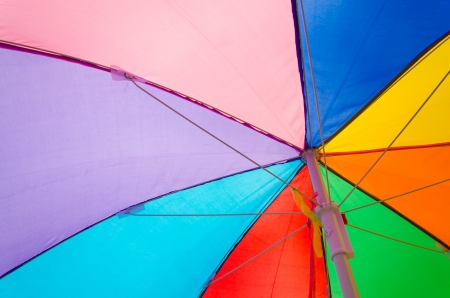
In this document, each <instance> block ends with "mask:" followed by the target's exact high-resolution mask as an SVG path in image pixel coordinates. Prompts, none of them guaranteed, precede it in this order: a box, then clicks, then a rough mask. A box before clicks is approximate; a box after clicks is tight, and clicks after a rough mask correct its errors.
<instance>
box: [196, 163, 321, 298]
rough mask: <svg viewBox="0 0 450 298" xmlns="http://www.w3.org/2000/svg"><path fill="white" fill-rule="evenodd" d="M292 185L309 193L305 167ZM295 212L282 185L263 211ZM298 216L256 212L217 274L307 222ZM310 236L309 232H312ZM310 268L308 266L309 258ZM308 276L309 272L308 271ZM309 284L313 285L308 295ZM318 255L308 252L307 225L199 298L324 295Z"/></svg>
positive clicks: (309, 240)
mask: <svg viewBox="0 0 450 298" xmlns="http://www.w3.org/2000/svg"><path fill="white" fill-rule="evenodd" d="M292 184H293V185H294V186H295V187H297V188H298V189H300V190H301V191H302V192H305V193H306V194H309V195H311V194H312V186H311V182H310V179H309V173H308V171H307V168H306V167H305V168H303V169H302V171H300V173H299V174H297V176H296V177H295V178H294V180H293V181H292ZM277 211H297V212H298V211H299V209H298V208H297V206H296V205H295V202H294V200H293V198H292V193H291V190H290V189H289V188H286V189H285V190H284V191H283V192H282V193H281V194H280V195H279V196H278V198H276V199H275V201H274V202H273V203H272V204H271V205H270V206H269V208H268V209H267V210H266V212H277ZM306 220H307V219H306V217H305V216H303V215H267V216H261V217H260V218H259V219H258V220H257V221H256V223H255V224H254V225H253V227H252V228H251V229H250V230H249V231H248V233H247V234H246V235H245V236H244V238H243V239H242V241H241V242H240V243H239V244H238V245H237V247H236V248H235V250H234V251H233V252H232V253H231V254H230V256H229V257H228V259H227V260H226V261H225V263H224V264H223V266H222V268H221V269H220V270H219V273H218V274H217V275H216V278H218V277H220V276H222V275H223V274H225V273H227V272H229V271H230V270H232V269H234V268H236V267H237V266H239V265H241V264H242V263H244V262H246V261H247V260H249V259H250V258H252V257H254V256H255V255H257V254H258V253H260V252H261V251H263V250H264V249H266V248H268V247H269V246H271V245H272V244H274V243H275V242H277V241H279V240H280V239H282V238H283V237H286V236H287V235H288V234H290V233H292V232H293V231H295V230H296V229H298V228H299V227H301V226H303V225H304V224H305V223H306ZM311 236H312V233H311ZM311 258H313V260H314V266H311V268H310V265H311V264H310V259H311ZM311 271H312V272H313V273H314V274H313V276H310V272H311ZM310 283H313V284H314V286H313V287H312V288H313V289H312V291H311V293H315V295H313V296H310ZM326 286H327V284H326V277H325V271H324V266H323V259H316V258H315V257H314V255H313V251H312V246H311V238H310V233H309V231H308V229H304V230H302V231H301V232H299V233H297V234H295V235H294V236H292V237H291V238H289V239H288V240H286V241H284V242H283V243H280V244H279V245H277V246H276V247H274V248H272V249H271V250H270V251H268V252H267V253H265V254H263V255H262V256H260V257H258V258H257V259H255V260H253V261H252V262H250V263H248V264H247V265H245V266H243V267H242V268H240V269H238V270H237V271H235V272H233V273H232V274H230V275H229V276H227V277H225V278H224V279H222V280H220V281H218V282H217V283H215V284H212V285H211V286H210V287H209V288H208V289H207V290H206V292H205V294H204V296H203V297H246V298H248V297H283V298H289V297H326Z"/></svg>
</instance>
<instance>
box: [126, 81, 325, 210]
mask: <svg viewBox="0 0 450 298" xmlns="http://www.w3.org/2000/svg"><path fill="white" fill-rule="evenodd" d="M130 80H131V82H133V84H134V85H135V86H136V87H138V88H139V89H140V90H142V91H143V92H144V93H146V94H147V95H149V96H150V97H152V98H153V99H155V100H156V101H158V102H159V103H160V104H162V105H163V106H165V107H166V108H168V109H169V110H171V111H172V112H174V113H175V114H177V115H178V116H180V117H181V118H183V119H184V120H186V121H188V122H189V123H191V124H192V125H194V126H195V127H197V128H198V129H200V130H202V131H203V132H205V133H206V134H208V135H209V136H211V137H213V138H214V139H216V140H217V141H219V142H220V143H222V144H224V145H225V146H227V147H228V148H230V149H231V150H233V151H234V152H236V153H238V154H239V155H241V156H242V157H244V158H245V159H247V160H249V161H250V162H252V163H253V164H255V165H256V166H258V168H260V169H261V170H263V171H265V172H266V173H268V174H270V175H271V176H273V177H274V178H276V179H278V180H279V181H281V182H282V183H283V184H285V185H286V186H289V187H290V188H292V189H295V190H297V191H298V192H299V193H300V194H301V195H303V196H304V197H305V198H307V199H308V200H309V201H311V202H312V203H314V204H317V203H316V202H315V201H314V200H313V199H312V198H311V197H309V196H307V195H306V194H304V193H303V192H301V191H300V190H298V189H296V188H295V187H293V186H292V185H291V184H290V183H289V182H286V181H285V180H284V179H282V178H280V177H279V176H277V175H275V174H274V173H272V172H271V171H269V170H268V169H266V168H264V167H263V166H262V165H260V164H259V163H257V162H256V161H254V160H253V159H251V158H250V157H248V156H247V155H245V154H244V153H242V152H240V151H239V150H237V149H236V148H234V147H233V146H231V145H230V144H228V143H226V142H225V141H223V140H222V139H220V138H219V137H217V136H215V135H214V134H212V133H211V132H209V131H207V130H206V129H204V128H203V127H201V126H200V125H198V124H197V123H195V122H194V121H192V120H191V119H189V118H187V117H186V116H184V115H183V114H181V113H180V112H178V111H177V110H175V109H174V108H172V107H171V106H169V105H168V104H166V103H165V102H163V101H162V100H160V99H159V98H157V97H156V96H154V95H153V94H151V93H150V92H148V91H147V90H145V89H144V88H142V87H141V86H139V85H138V84H136V82H135V81H134V79H132V78H131V79H130Z"/></svg>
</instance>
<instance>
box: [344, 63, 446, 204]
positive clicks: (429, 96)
mask: <svg viewBox="0 0 450 298" xmlns="http://www.w3.org/2000/svg"><path fill="white" fill-rule="evenodd" d="M449 74H450V71H448V72H447V73H446V74H445V76H444V77H443V78H442V80H441V81H440V82H439V84H437V86H436V87H435V88H434V89H433V91H432V92H431V93H430V95H428V97H427V98H426V99H425V101H424V102H423V103H422V105H421V106H420V107H419V109H418V110H417V111H416V112H415V113H414V115H413V116H412V117H411V118H410V119H409V120H408V122H407V123H406V124H405V126H403V128H402V129H401V130H400V132H399V133H398V134H397V136H396V137H395V138H394V139H393V140H392V142H391V143H390V144H389V146H387V147H386V149H384V151H383V153H381V155H380V156H379V157H378V158H377V160H375V162H374V163H373V164H372V165H371V166H370V168H369V169H368V170H367V171H366V173H364V175H363V176H362V177H361V179H359V181H358V183H356V184H355V185H354V186H353V188H352V189H351V190H350V192H349V193H348V194H347V195H346V196H345V197H344V199H343V200H342V201H341V203H340V204H339V207H340V206H341V205H342V204H344V202H345V201H346V200H347V198H348V197H349V196H350V195H351V194H352V193H353V192H354V191H355V189H356V188H357V187H358V186H359V184H360V183H361V182H362V181H363V180H364V178H366V177H367V175H368V174H369V173H370V171H372V169H373V168H374V167H375V166H376V165H377V163H378V162H379V161H380V160H381V158H382V157H383V156H384V155H385V154H386V152H387V151H388V150H389V148H390V147H391V146H392V145H393V144H394V143H395V141H397V139H398V138H399V137H400V136H401V134H402V133H403V132H404V131H405V129H406V128H407V127H408V126H409V124H410V123H411V122H412V121H413V120H414V118H416V116H417V114H419V112H420V111H421V110H422V108H423V107H424V106H425V105H426V104H427V103H428V101H429V100H430V98H431V97H432V96H433V94H434V93H435V92H436V90H438V89H439V87H440V86H441V85H442V83H443V82H444V81H445V79H446V78H447V77H448V75H449Z"/></svg>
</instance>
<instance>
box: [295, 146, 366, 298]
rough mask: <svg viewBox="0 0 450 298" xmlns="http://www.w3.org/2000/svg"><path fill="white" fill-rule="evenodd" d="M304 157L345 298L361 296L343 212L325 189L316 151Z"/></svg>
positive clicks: (307, 153)
mask: <svg viewBox="0 0 450 298" xmlns="http://www.w3.org/2000/svg"><path fill="white" fill-rule="evenodd" d="M304 157H305V159H306V162H307V164H308V170H309V175H310V176H311V182H312V185H313V188H314V191H315V192H317V201H318V203H319V206H318V207H317V209H316V214H317V216H318V217H319V218H320V220H321V221H322V223H323V229H324V231H325V236H326V237H327V242H328V247H329V249H330V253H331V259H332V260H333V263H334V266H335V268H336V273H337V275H338V279H339V284H340V286H341V291H342V295H343V296H344V297H345V298H357V297H359V293H358V289H357V287H356V283H355V278H354V276H353V272H352V268H351V267H350V263H349V261H348V259H349V258H350V257H353V249H352V248H351V244H350V241H349V239H348V234H347V230H346V229H345V226H344V223H343V220H342V216H341V212H340V210H339V207H338V206H337V205H336V204H335V203H334V202H330V197H329V195H328V193H327V191H326V189H325V184H324V181H323V179H322V175H321V174H320V170H319V165H318V162H317V156H316V152H315V151H313V150H307V151H306V152H305V153H304Z"/></svg>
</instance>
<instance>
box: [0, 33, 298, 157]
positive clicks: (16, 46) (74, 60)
mask: <svg viewBox="0 0 450 298" xmlns="http://www.w3.org/2000/svg"><path fill="white" fill-rule="evenodd" d="M2 45H5V46H6V47H5V48H7V49H8V48H10V49H9V50H16V51H24V52H26V53H30V54H34V55H43V56H46V57H49V58H54V59H59V60H64V61H67V62H71V63H76V64H80V65H83V66H87V67H92V68H95V69H98V70H103V71H106V72H111V70H112V69H111V67H108V66H105V65H102V64H97V63H94V62H92V61H89V60H84V59H81V58H77V57H74V56H70V55H65V54H62V53H58V52H53V51H48V50H44V49H40V48H36V47H32V46H27V45H22V44H18V43H14V42H8V41H5V40H1V39H0V49H1V48H2ZM143 83H144V84H146V85H149V86H152V87H155V88H158V89H160V90H162V91H165V92H168V93H170V94H172V95H175V96H177V97H178V98H181V99H183V100H186V101H189V102H191V103H193V104H196V105H198V106H201V107H203V108H205V109H208V110H210V111H212V112H214V113H216V114H219V115H221V116H223V117H225V118H228V119H230V120H232V121H235V122H238V123H239V124H241V125H244V126H246V127H248V128H250V129H252V130H254V131H256V132H258V133H260V134H262V135H264V136H266V137H268V138H271V139H273V140H275V141H277V142H279V143H281V144H284V145H286V146H288V147H291V148H293V149H295V150H297V151H298V152H302V151H303V149H302V148H300V147H298V146H297V145H294V144H292V143H291V142H288V141H286V140H284V139H282V138H280V137H278V136H276V135H274V134H272V133H269V132H267V131H266V130H264V129H262V128H259V127H258V126H256V125H253V124H251V123H249V122H247V121H244V120H242V119H240V118H238V117H236V116H233V115H231V114H229V113H227V112H225V111H222V110H221V109H218V108H215V107H213V106H211V105H209V104H207V103H204V102H202V101H200V100H198V99H195V98H193V97H190V96H188V95H186V94H183V93H181V92H178V91H175V90H173V89H170V88H167V87H164V86H162V85H160V84H157V83H155V82H152V81H149V80H147V79H144V82H143Z"/></svg>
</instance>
